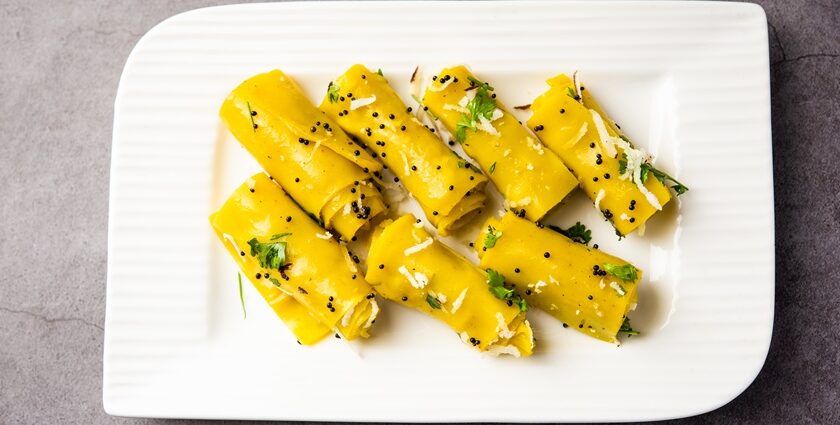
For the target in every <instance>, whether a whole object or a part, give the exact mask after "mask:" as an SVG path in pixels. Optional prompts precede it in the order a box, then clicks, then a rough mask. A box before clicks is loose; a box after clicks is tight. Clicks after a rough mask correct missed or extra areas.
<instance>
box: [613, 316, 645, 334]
mask: <svg viewBox="0 0 840 425" xmlns="http://www.w3.org/2000/svg"><path fill="white" fill-rule="evenodd" d="M618 332H619V333H624V334H627V336H633V335H639V334H641V332H639V331H637V330H635V329H633V328H632V327H631V326H630V318H628V317H625V318H624V322H623V323H622V324H621V328H619V330H618Z"/></svg>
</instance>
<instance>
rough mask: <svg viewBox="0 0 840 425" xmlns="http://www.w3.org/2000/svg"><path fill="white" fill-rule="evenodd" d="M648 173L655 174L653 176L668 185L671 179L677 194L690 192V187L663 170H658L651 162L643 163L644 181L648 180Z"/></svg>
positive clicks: (672, 187) (642, 176)
mask: <svg viewBox="0 0 840 425" xmlns="http://www.w3.org/2000/svg"><path fill="white" fill-rule="evenodd" d="M648 174H653V176H654V177H656V179H657V180H659V181H660V182H662V184H664V185H668V182H669V181H670V182H671V183H673V185H671V189H674V192H676V193H677V196H680V195H682V194H683V193H685V192H688V187H687V186H686V185H684V184H682V183H680V182H678V181H677V180H676V179H675V178H673V177H671V176H669V175H668V174H665V173H664V172H662V171H659V170H657V169H656V168H655V167H654V166H653V165H651V164H648V163H645V164H642V173H641V179H642V183H644V182H645V180H647V176H648Z"/></svg>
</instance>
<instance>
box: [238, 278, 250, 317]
mask: <svg viewBox="0 0 840 425" xmlns="http://www.w3.org/2000/svg"><path fill="white" fill-rule="evenodd" d="M236 278H237V280H239V304H240V305H242V318H243V319H247V318H248V312H246V311H245V295H244V294H243V293H242V273H236Z"/></svg>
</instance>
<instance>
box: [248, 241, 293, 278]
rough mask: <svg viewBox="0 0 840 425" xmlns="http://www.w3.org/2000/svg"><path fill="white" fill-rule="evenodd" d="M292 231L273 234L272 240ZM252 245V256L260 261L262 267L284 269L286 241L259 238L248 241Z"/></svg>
mask: <svg viewBox="0 0 840 425" xmlns="http://www.w3.org/2000/svg"><path fill="white" fill-rule="evenodd" d="M290 234H291V233H285V234H284V233H281V234H277V235H274V236H272V240H275V237H276V239H280V238H283V237H286V236H289V235H290ZM248 245H250V246H251V256H252V257H255V258H256V259H257V260H258V261H259V262H260V267H263V268H266V269H271V270H278V271H282V270H283V265H284V264H285V263H286V242H284V241H278V242H260V241H258V240H257V238H252V239H251V240H249V241H248Z"/></svg>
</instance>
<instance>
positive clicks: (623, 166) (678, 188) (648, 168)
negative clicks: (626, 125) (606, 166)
mask: <svg viewBox="0 0 840 425" xmlns="http://www.w3.org/2000/svg"><path fill="white" fill-rule="evenodd" d="M620 137H621V139H622V140H624V141H626V142H628V143H630V141H629V140H628V139H627V138H626V137H624V136H620ZM626 172H627V154H626V153H623V154H621V159H619V160H618V173H619V174H624V173H626ZM651 174H653V176H654V177H656V179H657V180H659V181H660V182H661V183H662V184H664V185H666V186H667V185H668V182H669V181H670V182H671V183H673V184H672V185H670V187H671V189H673V190H674V192H675V193H676V194H677V196H680V195H682V194H683V193H685V192H688V186H686V185H684V184H682V183H680V182H679V181H677V179H675V178H673V177H671V176H669V175H668V174H666V173H665V172H663V171H660V170H658V169H657V168H656V167H654V166H653V164H651V163H649V162H645V163H643V164H642V165H640V166H639V179H640V180H641V183H642V184H645V182H647V179H648V176H649V175H651Z"/></svg>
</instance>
